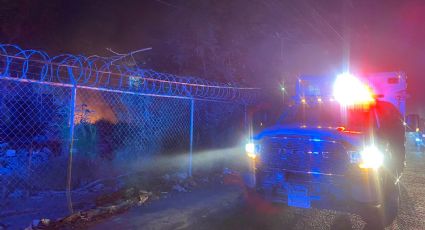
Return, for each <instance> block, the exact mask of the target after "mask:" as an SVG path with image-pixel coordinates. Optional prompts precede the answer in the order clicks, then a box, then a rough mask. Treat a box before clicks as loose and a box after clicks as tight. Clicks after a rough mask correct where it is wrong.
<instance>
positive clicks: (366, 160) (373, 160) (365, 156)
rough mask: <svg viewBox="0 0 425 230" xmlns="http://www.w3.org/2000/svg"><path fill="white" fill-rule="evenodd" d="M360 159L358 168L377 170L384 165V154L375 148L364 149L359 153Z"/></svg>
mask: <svg viewBox="0 0 425 230" xmlns="http://www.w3.org/2000/svg"><path fill="white" fill-rule="evenodd" d="M360 157H361V163H360V164H359V167H360V168H371V169H378V168H379V167H381V166H382V164H383V163H384V154H382V152H381V151H380V150H379V149H378V148H377V147H376V146H369V147H366V148H365V149H364V150H363V151H362V152H360Z"/></svg>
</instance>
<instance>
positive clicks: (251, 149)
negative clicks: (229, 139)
mask: <svg viewBox="0 0 425 230" xmlns="http://www.w3.org/2000/svg"><path fill="white" fill-rule="evenodd" d="M245 152H246V155H247V156H248V157H249V158H252V159H255V158H256V157H257V153H256V152H255V144H254V143H247V144H246V145H245Z"/></svg>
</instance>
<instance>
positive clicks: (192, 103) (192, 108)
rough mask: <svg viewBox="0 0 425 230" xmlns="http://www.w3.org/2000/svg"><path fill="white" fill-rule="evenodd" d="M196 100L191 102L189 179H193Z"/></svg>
mask: <svg viewBox="0 0 425 230" xmlns="http://www.w3.org/2000/svg"><path fill="white" fill-rule="evenodd" d="M194 110H195V100H194V99H191V100H190V146H189V177H192V154H193V116H194Z"/></svg>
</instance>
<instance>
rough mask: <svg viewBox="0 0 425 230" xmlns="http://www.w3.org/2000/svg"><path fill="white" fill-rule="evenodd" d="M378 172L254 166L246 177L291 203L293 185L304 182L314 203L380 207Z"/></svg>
mask: <svg viewBox="0 0 425 230" xmlns="http://www.w3.org/2000/svg"><path fill="white" fill-rule="evenodd" d="M378 174H379V172H376V171H365V170H362V171H358V172H357V173H350V174H347V175H334V174H321V173H307V172H297V171H286V170H282V169H267V170H258V169H255V170H252V172H251V173H250V175H248V176H247V178H248V180H246V181H248V182H250V183H248V186H249V187H252V188H253V189H255V190H256V191H257V192H259V193H260V194H262V195H263V196H264V198H266V199H267V200H269V201H272V202H277V203H284V204H288V198H289V195H290V194H292V193H293V192H292V191H293V188H294V186H295V187H296V186H298V187H300V186H301V187H302V188H303V189H305V191H306V195H307V197H306V198H307V199H309V203H310V204H311V206H312V207H319V208H330V209H337V210H338V209H343V210H347V208H348V209H353V208H357V206H359V205H361V206H362V205H366V206H372V207H379V205H380V201H381V200H382V197H381V192H382V190H381V189H380V187H381V186H380V184H381V182H380V180H379V177H378ZM289 205H291V204H289Z"/></svg>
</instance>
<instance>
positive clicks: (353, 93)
mask: <svg viewBox="0 0 425 230" xmlns="http://www.w3.org/2000/svg"><path fill="white" fill-rule="evenodd" d="M333 96H334V98H335V99H336V100H337V101H338V102H339V103H341V104H342V105H345V106H348V105H356V104H365V103H371V102H374V98H373V94H372V92H371V91H370V89H369V88H368V87H367V86H366V85H365V84H363V83H362V82H361V81H360V80H359V79H358V78H356V77H355V76H353V75H351V74H350V73H343V74H340V75H338V76H337V78H336V80H335V82H334V85H333Z"/></svg>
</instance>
